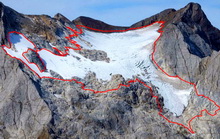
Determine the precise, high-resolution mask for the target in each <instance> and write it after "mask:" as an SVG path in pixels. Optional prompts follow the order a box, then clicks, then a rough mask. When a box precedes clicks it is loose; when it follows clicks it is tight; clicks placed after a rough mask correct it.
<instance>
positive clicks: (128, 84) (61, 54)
mask: <svg viewBox="0 0 220 139" xmlns="http://www.w3.org/2000/svg"><path fill="white" fill-rule="evenodd" d="M155 23H159V24H162V25H161V28H160V29H159V30H158V32H159V33H160V36H159V37H158V38H157V40H156V41H155V42H154V46H153V52H152V57H151V58H152V61H153V63H154V64H155V65H156V67H157V68H158V69H159V70H160V71H162V72H163V73H164V74H165V75H167V76H168V77H172V78H178V79H180V80H181V81H183V82H185V83H188V84H190V85H193V87H194V90H195V93H196V95H197V96H202V97H204V98H206V99H208V100H209V101H211V102H212V103H213V104H215V106H217V107H218V109H217V110H215V111H214V114H211V113H209V112H208V110H207V109H203V110H201V111H200V113H199V115H196V116H194V117H192V118H191V119H190V120H189V121H188V126H187V125H184V124H181V123H178V122H173V121H171V120H169V119H168V118H167V117H165V116H164V115H163V114H162V107H161V105H160V102H159V99H158V96H155V95H154V94H153V89H152V87H150V86H148V85H147V84H145V83H144V82H143V81H141V80H139V79H135V80H130V81H128V82H127V84H119V85H118V87H117V88H114V89H109V90H105V91H96V90H93V89H88V88H85V87H86V86H85V84H84V83H82V82H79V81H77V80H76V79H60V78H54V77H47V76H42V77H40V76H39V75H38V74H37V72H36V71H34V70H32V69H31V68H30V67H29V66H28V65H27V64H26V63H25V62H24V61H22V60H21V59H19V58H17V57H13V56H12V55H10V54H8V53H7V51H6V50H5V47H6V48H8V49H10V48H11V44H12V43H11V42H10V38H9V35H10V34H11V33H16V34H20V35H22V36H23V37H24V38H26V39H27V40H28V41H29V42H31V43H32V44H33V46H34V49H35V50H33V49H30V48H29V49H27V51H25V52H23V53H22V56H23V57H24V58H25V59H26V60H27V61H28V63H29V64H35V63H31V62H30V61H29V60H28V59H27V58H26V57H25V55H24V54H25V53H27V52H28V51H29V50H30V51H33V52H36V54H37V56H38V57H39V59H40V60H41V62H42V64H43V65H44V69H43V70H41V69H40V68H39V66H38V65H37V64H35V65H36V66H37V68H38V69H39V71H40V72H44V71H45V70H46V66H45V64H44V62H43V60H42V59H41V57H40V56H39V55H38V53H37V52H39V51H41V50H46V51H48V52H50V53H52V54H54V55H57V56H63V57H65V56H67V55H68V54H69V53H68V52H69V50H70V49H73V50H81V46H80V45H79V44H77V42H76V41H74V40H72V39H71V38H72V37H77V36H78V35H80V34H83V30H82V28H86V29H89V30H93V31H98V32H106V33H107V32H108V33H111V32H126V31H129V30H136V29H141V28H145V27H148V26H151V25H153V24H155ZM164 23H165V22H164V21H158V22H154V23H152V24H150V25H147V26H142V27H138V28H129V29H125V30H99V29H94V28H90V27H87V26H83V25H76V28H77V29H78V30H79V31H77V30H75V29H72V28H70V27H67V29H69V30H70V31H72V32H73V34H71V35H69V36H67V37H65V38H66V39H67V40H68V41H69V42H70V43H72V44H74V45H75V46H76V48H72V47H67V46H65V47H64V48H65V51H64V52H62V51H60V50H59V49H57V48H56V47H53V49H54V50H56V51H57V52H58V54H55V53H53V52H52V51H50V50H48V49H45V48H42V49H38V48H37V47H36V45H35V44H34V43H33V42H32V41H30V40H29V39H28V38H27V37H26V36H24V35H23V34H22V33H20V32H16V31H12V32H9V33H8V40H9V43H10V47H8V46H6V45H2V49H3V50H4V51H5V53H6V54H7V55H9V56H10V57H11V58H16V59H17V60H19V61H21V62H22V63H24V64H25V65H26V66H27V67H28V68H29V69H30V70H31V71H32V72H33V73H35V74H36V75H37V76H38V78H40V79H41V78H50V79H55V80H60V81H69V82H72V81H74V82H76V83H77V84H81V88H82V89H83V90H87V91H91V92H93V93H106V92H110V91H116V90H118V89H120V88H121V87H122V86H124V87H130V85H131V83H135V82H139V83H141V84H142V85H144V86H145V87H147V88H149V89H150V93H151V94H152V97H154V98H156V102H157V106H158V109H159V112H158V115H160V116H161V117H163V118H164V119H165V120H166V121H168V122H169V123H173V124H177V125H180V126H182V127H184V128H185V129H187V130H188V131H189V132H191V133H192V134H193V133H195V132H194V131H193V129H192V126H191V122H192V121H193V120H194V119H195V118H197V117H202V116H203V112H206V113H207V114H209V115H210V116H215V115H216V114H217V112H218V111H219V110H220V106H219V105H218V104H217V103H216V102H215V101H213V100H212V99H210V98H209V97H207V96H204V95H201V94H199V93H198V90H197V88H196V84H194V83H191V82H189V81H186V80H184V79H182V78H181V77H179V76H178V75H176V76H171V75H169V74H168V73H166V72H165V71H164V70H163V69H162V68H161V67H160V66H159V65H158V64H157V62H156V61H155V59H154V54H155V52H156V44H157V41H158V40H159V39H160V37H161V36H162V33H163V31H162V28H163V27H164V26H163V24H164Z"/></svg>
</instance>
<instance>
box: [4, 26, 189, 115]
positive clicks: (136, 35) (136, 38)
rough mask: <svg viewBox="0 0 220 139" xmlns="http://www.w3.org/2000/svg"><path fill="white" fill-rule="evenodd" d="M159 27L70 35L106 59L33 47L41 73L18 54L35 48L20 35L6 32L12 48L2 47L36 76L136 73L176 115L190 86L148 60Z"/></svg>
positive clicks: (104, 76)
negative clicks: (152, 86) (159, 69)
mask: <svg viewBox="0 0 220 139" xmlns="http://www.w3.org/2000/svg"><path fill="white" fill-rule="evenodd" d="M159 28H160V24H158V23H155V24H153V25H151V26H149V27H145V28H142V29H138V30H131V31H126V32H121V33H99V32H92V31H88V30H84V34H83V35H80V36H79V37H76V38H73V40H75V41H77V43H78V44H80V45H81V46H82V47H83V49H90V50H102V51H104V52H106V53H107V56H108V58H109V59H110V62H105V61H91V60H90V59H87V58H85V57H83V56H82V55H80V54H78V53H76V52H75V51H74V50H72V49H70V50H69V55H67V56H58V55H54V54H53V53H51V52H49V51H47V50H45V49H42V50H37V52H38V54H39V56H40V57H41V58H42V59H43V61H44V62H45V65H46V69H47V71H45V72H40V71H39V69H38V68H37V67H36V65H35V64H30V63H28V61H27V60H26V59H25V58H24V57H23V56H22V53H23V52H25V51H27V49H28V48H30V49H35V48H34V47H33V44H32V43H30V42H29V41H27V40H26V39H25V38H24V36H22V35H20V34H14V33H13V34H12V35H10V39H11V42H12V43H13V44H14V48H15V50H14V49H9V48H7V47H4V48H3V49H5V51H6V52H7V53H8V54H10V55H11V56H13V57H16V58H19V59H20V60H22V61H23V62H24V63H26V64H27V65H29V67H30V68H31V69H32V70H34V71H35V72H36V73H37V74H38V75H39V76H40V77H43V76H44V77H45V76H47V77H52V75H51V73H50V70H52V71H54V72H56V73H58V74H59V75H60V76H62V77H63V78H64V79H72V77H73V76H77V77H80V78H84V77H85V75H86V74H87V73H88V72H90V71H91V72H95V73H96V77H97V78H98V79H102V80H110V79H111V76H112V75H114V74H121V75H122V76H123V77H124V78H126V79H128V78H133V77H134V76H138V77H139V78H141V79H143V80H145V81H148V82H151V83H152V84H154V85H155V86H157V87H158V88H159V89H158V91H159V93H160V94H161V95H162V96H163V97H164V103H165V107H166V108H168V109H170V111H171V112H173V113H175V114H176V115H180V114H181V113H182V111H183V110H184V106H186V105H187V101H188V97H189V94H190V92H191V91H192V88H191V87H190V86H188V85H187V84H184V83H181V82H180V81H179V80H178V79H173V78H169V77H166V75H164V74H163V73H161V72H160V71H158V70H157V69H156V68H155V67H154V65H153V63H152V62H151V58H150V55H151V53H152V48H153V43H154V42H155V41H156V39H157V38H158V37H159V36H160V33H158V29H159ZM83 40H84V41H83ZM85 41H86V42H89V43H90V44H91V45H88V43H85Z"/></svg>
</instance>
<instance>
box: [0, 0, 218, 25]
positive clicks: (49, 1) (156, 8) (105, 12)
mask: <svg viewBox="0 0 220 139" xmlns="http://www.w3.org/2000/svg"><path fill="white" fill-rule="evenodd" d="M1 2H3V3H4V4H5V5H7V6H9V7H11V8H13V9H15V10H17V11H18V12H21V13H24V14H47V15H50V16H54V15H55V14H56V13H58V12H59V13H61V14H63V15H65V16H66V17H67V18H69V19H70V20H73V19H75V18H77V17H78V16H88V17H92V18H95V19H99V20H102V21H104V22H106V23H109V24H112V25H119V26H129V25H131V24H133V23H135V22H138V21H140V20H142V19H144V18H147V17H150V16H152V15H154V14H156V13H159V12H160V11H162V10H165V9H167V8H174V9H179V8H182V7H184V6H185V5H186V4H188V3H189V2H196V3H199V4H200V5H201V6H202V9H203V10H204V11H205V13H206V15H207V17H208V18H209V20H210V21H211V22H212V24H213V25H214V26H215V27H217V28H220V18H219V16H220V0H209V1H208V0H191V1H189V0H157V1H156V0H154V1H153V0H16V1H15V0H1Z"/></svg>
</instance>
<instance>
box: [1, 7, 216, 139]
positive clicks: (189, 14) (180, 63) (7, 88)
mask: <svg viewBox="0 0 220 139" xmlns="http://www.w3.org/2000/svg"><path fill="white" fill-rule="evenodd" d="M0 13H1V14H0V28H1V30H0V33H1V38H0V40H1V44H6V45H8V40H7V33H8V32H10V31H19V32H21V33H23V34H24V35H25V36H27V37H28V39H30V40H31V41H33V42H34V43H35V44H36V47H37V48H47V49H48V50H51V51H53V52H54V53H57V51H56V50H55V49H53V48H52V46H51V44H52V45H53V46H56V47H57V48H58V49H60V50H61V51H63V52H64V46H71V47H75V46H72V45H71V43H69V42H68V40H66V39H64V38H65V37H66V36H68V35H69V34H72V32H70V31H69V30H68V29H67V28H66V26H68V27H71V28H73V29H76V27H75V25H76V24H80V25H85V26H89V27H91V28H96V29H101V30H119V29H120V30H123V29H127V28H134V27H140V26H145V25H148V24H150V23H153V22H155V21H165V22H166V23H165V25H164V26H165V27H164V28H163V31H164V33H163V35H162V37H161V38H160V40H159V41H158V43H157V46H156V49H157V51H156V53H155V60H156V61H157V63H159V65H160V66H161V67H162V68H163V69H164V70H165V71H166V72H168V73H169V74H171V75H179V76H180V77H182V78H183V79H185V80H187V81H190V82H194V83H195V84H196V85H197V87H198V91H199V92H201V93H202V94H204V95H206V96H209V97H210V98H211V99H213V100H215V101H216V102H217V103H218V104H220V100H219V99H218V98H219V97H220V92H219V90H220V87H219V86H220V82H219V81H220V80H219V73H220V64H219V61H220V52H219V50H220V31H219V30H218V29H217V28H215V27H213V26H212V25H211V23H210V22H209V21H208V19H207V17H206V16H205V14H204V12H203V11H202V9H201V7H200V5H198V4H195V3H190V4H188V5H187V6H186V7H184V8H182V9H180V10H174V9H168V10H165V11H163V12H161V13H159V14H157V15H154V16H152V17H150V18H147V19H144V20H142V21H140V22H138V23H136V24H134V25H132V26H131V27H116V26H111V25H108V24H106V23H104V22H101V21H97V20H94V19H91V18H87V17H79V18H77V19H75V20H74V21H70V20H68V19H67V18H66V17H64V16H63V15H61V14H57V15H55V16H54V17H53V18H52V17H49V16H47V15H23V14H21V13H18V12H16V11H14V10H13V9H11V8H9V7H7V6H4V5H3V4H2V3H1V4H0ZM82 35H83V34H82ZM88 43H89V42H88ZM76 53H79V54H80V55H83V56H84V57H86V58H88V59H90V60H92V61H106V62H108V57H107V55H106V53H105V52H103V51H95V50H81V51H76ZM0 57H1V62H0V65H1V68H0V78H1V80H0V100H1V101H0V111H1V112H0V137H2V138H89V137H91V138H160V137H161V138H186V137H190V138H197V137H198V138H199V137H202V138H205V137H207V138H209V137H210V138H219V136H220V135H219V134H218V131H219V125H220V123H219V120H218V119H219V115H217V116H214V117H211V116H208V115H205V116H203V117H201V118H198V120H197V121H194V122H193V123H192V125H193V128H194V129H195V132H196V133H197V134H196V136H194V135H191V134H190V133H189V132H188V131H187V130H185V129H184V128H182V127H179V126H177V125H174V124H170V123H168V122H167V121H166V120H164V119H161V117H160V116H159V115H158V107H157V103H156V100H155V98H153V97H152V95H151V94H150V90H149V89H146V88H145V87H144V86H143V85H141V84H139V83H134V84H132V85H131V86H130V87H122V88H120V89H119V90H117V91H114V92H109V93H105V94H93V93H91V92H88V91H85V90H82V89H81V86H80V85H79V84H77V83H76V82H63V81H57V80H53V79H39V78H38V77H36V76H35V75H34V74H33V73H32V72H31V71H30V70H29V69H28V68H27V67H26V66H25V65H24V64H23V63H21V62H19V61H18V60H15V59H12V58H10V57H9V56H7V55H6V54H5V52H4V51H3V50H2V49H0ZM27 57H28V58H29V59H30V61H31V60H32V61H35V63H39V59H38V58H37V57H36V56H34V54H28V56H27ZM39 65H40V64H39ZM57 76H59V75H57ZM75 78H76V79H77V80H78V81H81V82H84V83H86V84H89V85H91V86H92V87H93V88H95V89H100V90H107V89H111V88H115V85H116V84H120V83H125V82H127V80H125V79H124V78H123V77H122V76H121V75H114V76H112V79H111V80H110V81H108V82H104V83H103V82H102V81H100V80H98V79H97V78H96V76H95V74H94V73H89V74H88V75H87V76H86V77H85V78H83V79H81V78H78V77H75ZM146 84H148V85H151V86H153V91H154V93H155V95H157V96H159V101H160V103H161V105H162V106H163V103H164V102H163V97H162V96H161V95H160V94H158V92H157V87H156V86H154V85H153V84H151V83H150V82H147V83H146ZM204 107H205V108H207V109H208V110H209V111H211V110H212V109H213V108H214V106H213V104H211V103H209V102H207V100H205V99H203V98H200V97H197V96H196V95H195V94H191V96H190V99H189V104H188V106H187V108H186V109H185V111H184V113H183V114H182V116H180V118H179V117H175V116H172V114H171V113H170V112H169V110H166V109H164V110H163V112H164V114H166V115H167V116H169V117H171V118H174V119H175V118H177V119H178V118H179V119H180V120H183V121H184V120H186V119H189V117H191V116H193V115H196V114H198V113H197V112H196V111H194V109H195V108H196V109H203V108H204Z"/></svg>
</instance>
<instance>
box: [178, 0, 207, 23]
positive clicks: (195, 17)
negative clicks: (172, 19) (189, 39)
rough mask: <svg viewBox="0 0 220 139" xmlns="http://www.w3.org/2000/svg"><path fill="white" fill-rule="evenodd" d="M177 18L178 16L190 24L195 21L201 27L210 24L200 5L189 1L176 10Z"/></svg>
mask: <svg viewBox="0 0 220 139" xmlns="http://www.w3.org/2000/svg"><path fill="white" fill-rule="evenodd" d="M177 18H179V20H180V21H182V22H185V23H187V24H191V25H193V24H195V23H196V24H199V25H201V26H202V27H204V26H207V27H210V26H211V23H210V21H209V20H208V19H207V17H206V15H205V13H204V12H203V10H202V8H201V6H200V5H199V4H197V3H189V4H188V5H186V6H185V7H184V8H182V9H180V10H178V12H177ZM177 22H178V20H177Z"/></svg>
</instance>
